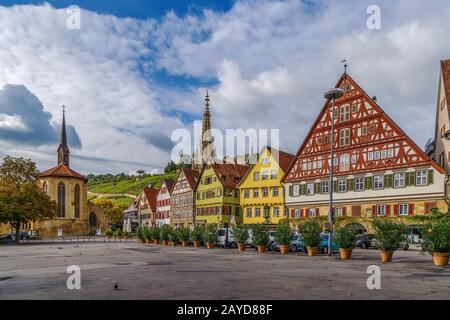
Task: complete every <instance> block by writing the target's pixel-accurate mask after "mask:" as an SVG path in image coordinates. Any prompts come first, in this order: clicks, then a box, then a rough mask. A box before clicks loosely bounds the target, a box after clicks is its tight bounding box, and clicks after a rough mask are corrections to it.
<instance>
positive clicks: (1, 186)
mask: <svg viewBox="0 0 450 320" xmlns="http://www.w3.org/2000/svg"><path fill="white" fill-rule="evenodd" d="M38 179H39V174H38V171H37V169H36V164H35V163H34V162H33V161H31V160H29V159H23V158H13V157H6V158H4V159H3V163H2V165H1V166H0V223H9V224H10V225H11V226H12V227H13V228H14V229H15V231H16V242H19V240H20V227H21V225H22V224H23V223H30V222H36V221H44V220H48V219H53V218H54V217H55V216H56V212H57V205H56V202H55V201H53V200H51V199H50V197H49V196H48V195H47V194H45V193H44V192H43V191H42V190H41V188H40V187H39V185H38V181H39V180H38Z"/></svg>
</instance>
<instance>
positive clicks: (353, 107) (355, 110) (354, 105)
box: [352, 102, 358, 113]
mask: <svg viewBox="0 0 450 320" xmlns="http://www.w3.org/2000/svg"><path fill="white" fill-rule="evenodd" d="M357 112H358V105H357V104H356V102H355V103H353V104H352V113H357Z"/></svg>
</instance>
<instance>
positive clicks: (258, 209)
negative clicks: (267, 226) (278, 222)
mask: <svg viewBox="0 0 450 320" xmlns="http://www.w3.org/2000/svg"><path fill="white" fill-rule="evenodd" d="M259 217H261V208H260V207H256V208H255V218H259Z"/></svg>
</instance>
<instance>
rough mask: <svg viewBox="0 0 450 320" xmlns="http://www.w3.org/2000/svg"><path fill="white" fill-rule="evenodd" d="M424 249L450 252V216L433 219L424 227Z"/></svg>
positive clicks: (434, 251) (432, 251) (431, 251)
mask: <svg viewBox="0 0 450 320" xmlns="http://www.w3.org/2000/svg"><path fill="white" fill-rule="evenodd" d="M422 230H423V231H422V235H423V239H424V242H423V249H424V250H425V251H426V252H428V253H430V254H432V253H447V252H450V218H448V217H442V218H439V219H433V220H431V221H430V222H428V223H427V224H425V226H424V227H423V229H422Z"/></svg>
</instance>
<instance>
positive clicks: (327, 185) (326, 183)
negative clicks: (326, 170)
mask: <svg viewBox="0 0 450 320" xmlns="http://www.w3.org/2000/svg"><path fill="white" fill-rule="evenodd" d="M328 192H330V181H322V194H328Z"/></svg>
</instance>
